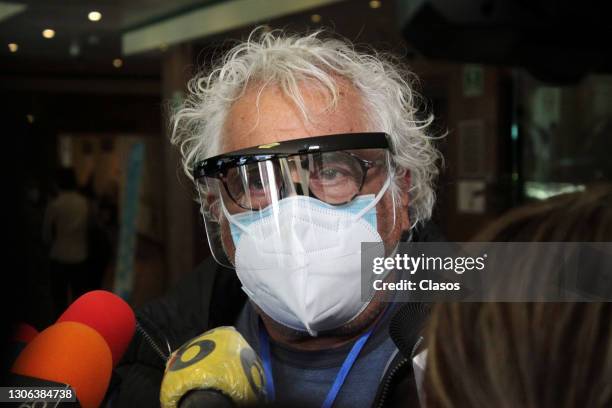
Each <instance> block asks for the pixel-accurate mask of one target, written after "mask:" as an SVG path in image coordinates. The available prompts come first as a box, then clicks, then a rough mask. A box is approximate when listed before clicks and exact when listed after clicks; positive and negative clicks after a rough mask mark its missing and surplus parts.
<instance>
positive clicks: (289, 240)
mask: <svg viewBox="0 0 612 408" xmlns="http://www.w3.org/2000/svg"><path fill="white" fill-rule="evenodd" d="M194 178H195V179H196V181H197V186H198V192H199V195H200V202H201V205H202V213H203V216H204V222H205V227H206V234H207V237H208V241H209V244H210V249H211V252H212V255H213V257H214V258H215V260H216V261H217V262H218V263H219V264H221V265H224V266H226V267H230V268H236V267H237V266H238V265H239V264H240V263H249V268H251V269H253V268H255V269H257V268H258V267H259V265H260V264H261V268H262V269H269V268H270V263H271V262H272V263H276V267H277V268H278V269H283V268H288V267H292V268H295V266H296V265H298V266H304V264H305V263H309V264H312V263H313V262H315V261H316V259H317V258H320V257H326V259H328V260H329V259H330V258H333V257H336V258H343V257H346V258H349V257H353V258H354V257H355V255H357V256H358V255H359V253H360V244H361V242H381V243H384V245H385V252H387V253H389V252H391V251H392V250H393V249H394V247H395V245H396V243H397V242H396V241H397V238H396V239H395V242H389V240H392V241H393V239H392V237H396V236H399V234H398V233H397V232H398V229H399V225H397V224H398V222H399V221H398V220H397V211H399V209H398V203H396V202H395V200H394V197H393V195H392V192H391V188H390V184H391V180H392V178H393V167H392V161H391V153H390V151H389V143H388V140H387V136H386V135H385V134H383V133H359V134H351V135H337V136H321V137H314V138H308V139H299V140H291V141H286V142H280V143H273V144H270V145H264V146H257V147H254V148H249V149H243V150H240V151H237V152H232V153H228V154H224V155H220V156H216V157H213V158H210V159H207V160H204V161H202V162H200V163H198V165H197V166H196V168H195V169H194ZM313 255H314V256H313Z"/></svg>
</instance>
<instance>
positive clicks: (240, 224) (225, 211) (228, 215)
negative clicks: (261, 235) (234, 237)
mask: <svg viewBox="0 0 612 408" xmlns="http://www.w3.org/2000/svg"><path fill="white" fill-rule="evenodd" d="M219 201H220V202H221V211H222V212H223V215H225V218H227V220H228V221H229V222H231V223H232V224H234V225H235V226H237V227H238V228H240V229H241V230H242V232H245V233H246V232H247V227H245V226H244V225H243V224H242V223H241V222H240V221H236V219H235V217H234V216H233V215H232V214H230V213H229V211H227V208H225V204H223V199H222V198H219Z"/></svg>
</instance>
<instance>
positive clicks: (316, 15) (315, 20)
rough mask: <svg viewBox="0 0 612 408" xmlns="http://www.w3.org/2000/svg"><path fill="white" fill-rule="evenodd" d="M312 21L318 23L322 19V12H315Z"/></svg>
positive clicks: (311, 17)
mask: <svg viewBox="0 0 612 408" xmlns="http://www.w3.org/2000/svg"><path fill="white" fill-rule="evenodd" d="M310 21H312V22H313V23H318V22H320V21H321V15H320V14H313V15H312V16H310Z"/></svg>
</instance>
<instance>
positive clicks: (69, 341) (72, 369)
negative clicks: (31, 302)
mask: <svg viewBox="0 0 612 408" xmlns="http://www.w3.org/2000/svg"><path fill="white" fill-rule="evenodd" d="M112 361H113V360H112V356H111V352H110V349H109V348H108V345H107V344H106V341H105V340H104V339H103V338H102V336H101V335H100V334H99V333H98V332H97V331H96V330H94V329H92V328H91V327H88V326H86V325H84V324H82V323H76V322H61V323H56V324H54V325H52V326H50V327H48V328H47V329H45V330H43V331H42V332H40V334H39V335H38V336H36V337H35V338H34V339H33V340H32V341H31V342H30V343H28V345H27V346H26V347H25V348H24V350H23V351H22V352H21V354H19V356H18V357H17V360H16V361H15V363H14V364H13V367H12V368H11V371H12V372H14V373H15V374H20V375H25V376H29V377H34V378H38V379H43V380H50V381H55V382H59V383H64V384H69V385H70V386H72V388H73V390H74V392H75V393H76V396H77V399H78V400H79V403H80V404H81V406H82V407H83V408H90V407H91V408H94V407H98V406H100V404H101V403H102V400H103V399H104V395H105V394H106V390H107V388H108V384H109V382H110V378H111V372H112V368H113V363H112Z"/></svg>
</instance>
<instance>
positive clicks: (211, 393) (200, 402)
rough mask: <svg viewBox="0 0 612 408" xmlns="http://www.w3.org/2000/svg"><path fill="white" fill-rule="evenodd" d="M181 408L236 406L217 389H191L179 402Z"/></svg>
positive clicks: (226, 407) (233, 407)
mask: <svg viewBox="0 0 612 408" xmlns="http://www.w3.org/2000/svg"><path fill="white" fill-rule="evenodd" d="M178 406H179V408H203V407H205V408H236V405H235V404H234V402H233V401H232V400H231V399H230V398H229V397H227V396H226V395H224V394H223V393H221V392H220V391H217V390H191V391H189V392H188V393H187V394H185V395H184V396H183V397H182V398H181V400H180V401H179V403H178Z"/></svg>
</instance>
